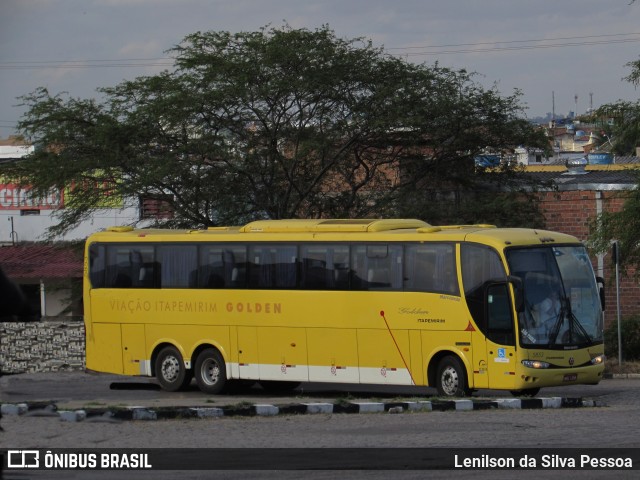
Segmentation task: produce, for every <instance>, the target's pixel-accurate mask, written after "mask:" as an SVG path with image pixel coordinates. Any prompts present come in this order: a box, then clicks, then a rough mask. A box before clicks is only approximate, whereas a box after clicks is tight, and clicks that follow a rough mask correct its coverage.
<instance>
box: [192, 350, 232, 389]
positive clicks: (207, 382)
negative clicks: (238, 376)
mask: <svg viewBox="0 0 640 480" xmlns="http://www.w3.org/2000/svg"><path fill="white" fill-rule="evenodd" d="M193 374H194V376H195V377H196V383H197V384H198V388H199V389H200V390H201V391H202V392H204V393H209V394H216V393H220V392H221V391H222V389H223V388H224V386H225V384H226V383H227V367H226V365H225V363H224V359H223V358H222V355H221V354H220V352H219V351H218V350H216V349H215V348H207V349H205V350H203V351H202V352H200V353H199V354H198V357H197V358H196V363H195V368H194V373H193Z"/></svg>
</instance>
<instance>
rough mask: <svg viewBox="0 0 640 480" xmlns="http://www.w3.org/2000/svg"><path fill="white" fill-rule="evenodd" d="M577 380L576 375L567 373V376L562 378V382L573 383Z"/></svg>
mask: <svg viewBox="0 0 640 480" xmlns="http://www.w3.org/2000/svg"><path fill="white" fill-rule="evenodd" d="M577 379H578V374H576V373H569V374H567V375H565V376H564V378H563V379H562V381H563V382H575V381H576V380H577Z"/></svg>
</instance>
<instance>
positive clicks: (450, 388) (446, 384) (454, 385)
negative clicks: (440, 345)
mask: <svg viewBox="0 0 640 480" xmlns="http://www.w3.org/2000/svg"><path fill="white" fill-rule="evenodd" d="M459 384H460V382H459V378H458V371H457V370H456V369H455V368H453V367H447V368H445V369H444V370H443V371H442V391H443V392H444V393H445V394H446V395H455V394H456V392H457V391H458V386H459Z"/></svg>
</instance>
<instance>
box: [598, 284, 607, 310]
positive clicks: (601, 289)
mask: <svg viewBox="0 0 640 480" xmlns="http://www.w3.org/2000/svg"><path fill="white" fill-rule="evenodd" d="M596 284H597V285H598V293H599V294H600V305H601V306H602V310H604V308H605V306H606V303H607V302H606V300H605V296H604V278H602V277H596Z"/></svg>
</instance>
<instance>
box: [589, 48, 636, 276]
mask: <svg viewBox="0 0 640 480" xmlns="http://www.w3.org/2000/svg"><path fill="white" fill-rule="evenodd" d="M627 66H630V67H631V68H632V72H631V74H629V75H628V76H627V77H625V79H626V80H627V81H629V82H631V83H633V84H634V85H636V86H637V85H638V84H639V82H640V60H637V61H635V62H629V63H627ZM599 111H600V113H602V114H607V115H608V116H613V117H614V118H615V124H614V128H613V131H612V132H611V133H612V136H613V142H612V143H613V147H614V152H616V153H619V154H622V155H633V154H635V148H636V146H638V145H640V102H635V103H632V102H618V103H616V104H610V105H603V106H602V107H601V108H600V109H599ZM636 178H637V181H636V187H635V188H634V189H633V190H630V191H629V192H627V194H626V195H627V198H626V200H625V203H624V205H623V207H622V210H621V211H619V212H602V213H601V214H600V215H598V216H597V217H596V219H595V221H594V222H592V224H591V228H590V232H591V238H590V245H591V248H592V249H593V250H594V251H596V252H599V253H603V252H606V251H608V250H609V249H610V248H611V242H613V241H614V240H618V242H619V243H618V245H619V249H620V250H619V263H620V265H621V266H622V267H623V269H626V268H629V267H637V266H638V265H640V243H639V242H638V239H639V238H640V174H638V173H636ZM635 273H636V275H640V269H637V268H636V269H635Z"/></svg>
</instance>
